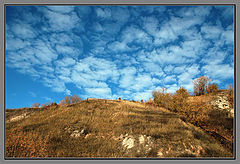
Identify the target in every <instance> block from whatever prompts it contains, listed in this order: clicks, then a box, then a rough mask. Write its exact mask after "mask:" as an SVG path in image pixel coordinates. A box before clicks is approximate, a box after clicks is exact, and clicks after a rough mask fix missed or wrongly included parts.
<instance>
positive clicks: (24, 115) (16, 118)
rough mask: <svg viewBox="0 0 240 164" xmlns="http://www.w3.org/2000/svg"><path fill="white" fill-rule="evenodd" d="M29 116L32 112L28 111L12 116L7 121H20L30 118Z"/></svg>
mask: <svg viewBox="0 0 240 164" xmlns="http://www.w3.org/2000/svg"><path fill="white" fill-rule="evenodd" d="M28 117H30V113H29V112H26V113H23V114H21V115H18V116H14V117H11V118H10V119H9V120H8V121H7V122H16V121H19V120H22V119H24V118H28Z"/></svg>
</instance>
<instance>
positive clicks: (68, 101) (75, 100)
mask: <svg viewBox="0 0 240 164" xmlns="http://www.w3.org/2000/svg"><path fill="white" fill-rule="evenodd" d="M81 100H82V99H81V98H80V97H79V96H77V95H73V96H66V97H65V98H64V99H63V100H61V101H60V103H59V104H60V105H68V104H74V103H78V102H80V101H81Z"/></svg>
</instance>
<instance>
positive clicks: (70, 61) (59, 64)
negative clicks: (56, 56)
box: [55, 57, 76, 67]
mask: <svg viewBox="0 0 240 164" xmlns="http://www.w3.org/2000/svg"><path fill="white" fill-rule="evenodd" d="M75 63H76V61H75V60H74V59H72V58H70V57H65V58H63V59H61V60H57V61H56V62H55V65H56V66H57V67H67V66H72V65H74V64H75Z"/></svg>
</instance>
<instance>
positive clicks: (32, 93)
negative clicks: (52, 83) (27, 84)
mask: <svg viewBox="0 0 240 164" xmlns="http://www.w3.org/2000/svg"><path fill="white" fill-rule="evenodd" d="M28 93H29V94H30V95H31V96H32V97H37V95H36V93H34V92H31V91H30V92H28Z"/></svg>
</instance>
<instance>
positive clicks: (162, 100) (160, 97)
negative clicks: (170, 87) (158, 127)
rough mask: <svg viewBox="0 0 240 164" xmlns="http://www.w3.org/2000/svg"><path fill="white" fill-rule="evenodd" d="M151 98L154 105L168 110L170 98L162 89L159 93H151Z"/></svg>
mask: <svg viewBox="0 0 240 164" xmlns="http://www.w3.org/2000/svg"><path fill="white" fill-rule="evenodd" d="M153 98H154V100H153V101H154V103H156V104H157V105H158V106H161V107H165V108H167V109H170V102H171V100H172V96H171V94H170V93H167V90H166V89H165V88H162V90H160V91H153Z"/></svg>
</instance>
